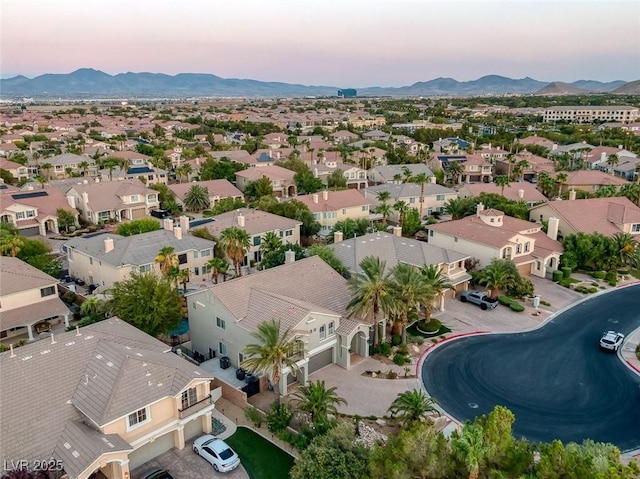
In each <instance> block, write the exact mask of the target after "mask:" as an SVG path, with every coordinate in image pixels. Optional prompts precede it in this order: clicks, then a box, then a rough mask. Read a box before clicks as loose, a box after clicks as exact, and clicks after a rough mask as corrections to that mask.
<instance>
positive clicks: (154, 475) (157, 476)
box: [144, 469, 173, 479]
mask: <svg viewBox="0 0 640 479" xmlns="http://www.w3.org/2000/svg"><path fill="white" fill-rule="evenodd" d="M144 479H173V476H172V475H171V474H169V471H167V470H166V469H155V470H153V471H149V472H148V473H147V474H145V475H144Z"/></svg>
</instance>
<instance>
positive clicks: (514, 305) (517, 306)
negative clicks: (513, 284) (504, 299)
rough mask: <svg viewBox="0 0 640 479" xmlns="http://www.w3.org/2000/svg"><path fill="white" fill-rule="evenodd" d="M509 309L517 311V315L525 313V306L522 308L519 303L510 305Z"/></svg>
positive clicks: (515, 302)
mask: <svg viewBox="0 0 640 479" xmlns="http://www.w3.org/2000/svg"><path fill="white" fill-rule="evenodd" d="M509 308H511V311H515V312H516V313H521V312H523V311H524V306H522V305H521V304H520V303H518V302H517V301H514V302H513V303H511V304H510V305H509Z"/></svg>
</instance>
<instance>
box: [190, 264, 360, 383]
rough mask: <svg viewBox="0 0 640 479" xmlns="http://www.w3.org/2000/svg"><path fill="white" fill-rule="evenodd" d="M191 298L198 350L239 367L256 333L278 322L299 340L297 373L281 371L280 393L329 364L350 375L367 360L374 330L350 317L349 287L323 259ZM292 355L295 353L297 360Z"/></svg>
mask: <svg viewBox="0 0 640 479" xmlns="http://www.w3.org/2000/svg"><path fill="white" fill-rule="evenodd" d="M288 260H289V262H288V263H285V264H283V265H281V266H277V267H275V268H270V269H267V270H264V271H259V272H257V273H254V274H251V275H247V276H242V277H241V278H237V279H234V280H233V281H228V282H226V283H219V284H216V285H213V286H212V287H211V288H209V289H207V290H203V291H196V292H193V293H189V294H188V295H187V303H188V310H189V328H190V332H191V338H192V339H191V344H192V346H193V349H195V350H198V351H208V355H209V356H210V357H217V356H226V357H228V358H229V359H230V362H231V364H232V365H233V366H236V367H237V366H239V365H240V364H241V363H242V362H243V361H244V360H245V359H247V356H245V354H244V353H243V350H244V348H245V346H247V345H248V344H254V343H255V341H256V340H255V338H254V337H253V336H252V333H255V332H256V331H257V328H258V326H259V325H260V324H261V323H263V322H265V321H270V320H279V321H280V328H281V334H282V333H284V332H285V331H286V332H288V334H287V338H288V339H292V340H295V341H298V342H299V343H298V344H299V348H298V349H299V350H303V352H302V353H298V354H297V355H296V356H295V359H296V363H297V365H298V367H299V371H298V373H297V375H296V376H293V375H292V374H291V371H290V370H289V368H285V369H284V370H283V372H282V380H281V381H280V393H281V394H283V395H286V394H287V388H288V385H289V384H291V382H293V381H296V380H297V381H298V382H300V383H302V384H306V382H307V379H308V377H309V375H310V374H312V373H313V372H315V371H317V370H318V369H320V368H322V367H324V366H328V365H329V364H333V363H335V364H338V365H340V366H342V367H343V368H346V369H349V368H350V365H351V353H355V354H358V355H361V356H365V357H366V356H368V354H369V349H368V339H369V325H368V324H366V323H360V322H358V321H355V320H353V319H347V318H346V307H347V305H348V304H349V301H350V300H351V294H350V293H349V288H348V287H347V281H346V279H345V278H343V277H342V276H341V275H339V274H338V273H336V271H335V270H333V269H332V268H331V267H330V266H329V265H327V264H326V263H325V262H324V261H322V259H320V258H319V257H318V256H312V257H310V258H305V259H302V260H300V261H292V260H291V258H290V257H289V258H288ZM292 354H293V353H292Z"/></svg>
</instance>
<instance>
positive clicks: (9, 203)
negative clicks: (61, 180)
mask: <svg viewBox="0 0 640 479" xmlns="http://www.w3.org/2000/svg"><path fill="white" fill-rule="evenodd" d="M0 205H1V206H0V221H3V222H6V223H11V224H12V225H14V226H15V227H16V228H18V230H19V231H20V234H21V235H22V236H37V235H40V236H46V235H47V233H55V234H58V233H60V228H59V226H58V210H59V209H62V210H65V211H67V212H68V213H71V215H72V216H73V217H74V218H75V222H76V224H77V222H78V212H77V211H76V209H75V208H71V207H70V206H69V204H68V203H67V200H66V199H65V196H64V194H62V192H61V191H60V190H58V189H56V188H46V189H38V190H25V191H15V190H11V189H6V190H4V189H0Z"/></svg>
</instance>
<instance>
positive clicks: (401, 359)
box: [393, 353, 411, 366]
mask: <svg viewBox="0 0 640 479" xmlns="http://www.w3.org/2000/svg"><path fill="white" fill-rule="evenodd" d="M393 362H394V363H395V364H397V365H398V366H404V365H405V364H409V363H410V362H411V360H410V359H409V358H408V357H407V356H406V355H404V354H401V353H396V354H394V355H393Z"/></svg>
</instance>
